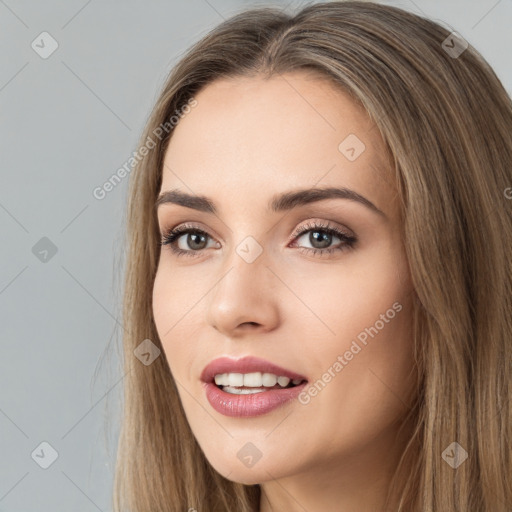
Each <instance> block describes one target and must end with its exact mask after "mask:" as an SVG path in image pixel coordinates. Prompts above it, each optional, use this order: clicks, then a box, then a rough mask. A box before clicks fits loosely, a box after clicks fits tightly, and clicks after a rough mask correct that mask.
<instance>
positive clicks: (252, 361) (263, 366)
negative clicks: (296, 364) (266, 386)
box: [200, 356, 307, 383]
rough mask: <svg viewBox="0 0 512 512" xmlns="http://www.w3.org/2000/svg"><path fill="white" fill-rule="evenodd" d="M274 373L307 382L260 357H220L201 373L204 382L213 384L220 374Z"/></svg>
mask: <svg viewBox="0 0 512 512" xmlns="http://www.w3.org/2000/svg"><path fill="white" fill-rule="evenodd" d="M251 372H261V373H273V374H275V375H277V376H278V377H279V376H281V375H282V376H284V377H288V378H289V379H291V380H293V379H301V380H307V379H306V377H304V376H303V375H300V374H298V373H295V372H292V371H290V370H287V369H286V368H281V367H280V366H277V365H275V364H273V363H271V362H270V361H267V360H265V359H260V358H259V357H252V356H247V357H242V358H241V359H232V358H230V357H219V358H218V359H214V360H213V361H211V362H210V363H209V364H207V365H206V366H205V368H204V369H203V371H202V373H201V377H200V378H201V380H202V381H203V382H208V383H209V382H213V380H214V377H215V375H218V374H219V373H251Z"/></svg>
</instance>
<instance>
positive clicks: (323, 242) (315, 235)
mask: <svg viewBox="0 0 512 512" xmlns="http://www.w3.org/2000/svg"><path fill="white" fill-rule="evenodd" d="M307 233H309V236H308V237H307V242H309V243H310V244H311V245H312V247H304V246H299V250H300V251H301V252H306V253H312V254H313V255H316V254H321V255H324V254H331V253H333V252H336V251H344V250H347V249H351V248H353V247H354V245H355V243H356V242H357V238H356V237H355V236H354V235H352V234H349V233H345V232H344V231H342V230H341V229H339V228H337V227H335V226H331V225H330V224H329V223H327V224H323V223H318V222H313V223H312V224H307V225H306V226H301V227H300V228H299V229H298V230H297V231H296V232H294V234H293V238H294V240H295V239H296V240H300V239H301V238H303V237H304V238H306V237H305V235H306V234H307ZM333 238H338V239H339V240H340V241H341V243H339V244H338V246H336V247H328V246H329V245H331V244H332V242H333ZM293 246H295V242H294V244H293Z"/></svg>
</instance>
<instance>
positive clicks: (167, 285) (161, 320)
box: [152, 265, 204, 382]
mask: <svg viewBox="0 0 512 512" xmlns="http://www.w3.org/2000/svg"><path fill="white" fill-rule="evenodd" d="M187 283H188V284H187ZM198 293H199V290H197V289H196V288H195V287H194V286H193V285H191V283H190V279H189V278H186V279H185V276H184V275H182V274H179V273H172V272H170V270H169V269H168V268H166V267H165V265H161V266H159V268H158V270H157V273H156V276H155V281H154V285H153V298H152V307H153V317H154V320H155V326H156V329H157V332H158V336H159V338H160V341H161V343H162V347H163V349H164V354H165V357H166V358H167V360H168V363H169V367H170V369H171V373H172V374H173V376H174V378H175V379H176V380H177V381H178V382H182V381H183V380H184V379H188V375H186V374H185V373H184V369H187V368H190V363H192V362H193V360H194V355H196V356H197V350H198V349H197V347H196V345H195V342H194V340H196V339H197V340H198V339H199V337H198V336H196V333H195V332H194V329H198V323H197V321H196V322H191V321H190V319H191V318H192V317H193V308H194V305H196V304H197V302H198V300H199V298H200V297H198V296H197V295H198ZM203 293H204V292H203Z"/></svg>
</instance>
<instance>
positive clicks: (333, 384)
mask: <svg viewBox="0 0 512 512" xmlns="http://www.w3.org/2000/svg"><path fill="white" fill-rule="evenodd" d="M352 261H353V264H351V263H352ZM404 262H405V260H404V258H403V257H402V255H401V254H397V253H395V252H392V251H382V250H381V251H379V252H378V254H377V253H375V254H374V255H370V254H369V255H368V258H366V257H365V258H363V257H362V256H360V255H358V257H357V259H356V258H354V259H353V260H351V261H350V262H349V260H348V259H347V260H346V264H344V266H343V268H340V269H339V271H338V272H337V271H333V269H332V268H328V266H325V270H324V269H322V268H318V269H317V270H316V271H315V275H314V278H307V279H304V278H303V279H302V280H299V279H296V280H295V281H293V282H296V283H299V284H298V288H297V289H296V290H295V291H296V293H297V295H298V296H299V297H301V298H304V302H306V304H307V305H308V309H306V308H301V314H300V315H299V314H298V309H297V311H296V313H295V314H294V315H293V313H292V309H293V308H290V310H289V311H288V313H286V312H285V313H284V314H285V315H286V314H288V315H290V316H292V315H293V316H294V318H295V319H296V322H295V332H297V333H301V335H300V339H301V341H302V347H301V349H303V351H304V353H306V352H307V353H308V361H309V366H310V368H311V376H312V377H313V379H314V382H315V383H317V385H315V386H314V388H315V390H311V391H312V393H316V394H315V396H313V397H311V405H312V406H313V408H318V409H317V413H318V415H319V417H323V418H325V419H326V420H327V422H328V423H329V422H330V421H331V420H332V423H331V424H330V426H326V428H327V429H332V435H333V436H334V437H337V434H336V432H337V431H338V429H339V428H340V426H339V418H340V417H342V418H344V422H345V427H347V430H348V431H350V432H357V430H358V429H359V428H361V427H363V428H364V425H365V424H367V422H368V421H369V420H370V419H372V418H373V421H374V425H381V426H382V425H385V424H387V423H389V422H391V421H392V420H394V419H395V418H396V416H397V415H399V414H401V413H402V412H403V411H404V403H405V404H408V403H409V393H410V392H411V391H412V386H413V383H414V377H415V373H414V356H413V339H412V332H411V318H412V300H413V289H412V286H411V282H410V280H409V279H408V269H407V266H406V265H405V264H404ZM303 275H306V274H303ZM295 307H297V305H296V306H295ZM306 399H307V397H305V400H306ZM315 401H316V404H313V402H315ZM405 408H406V407H405ZM351 422H353V424H352V425H351V426H349V424H350V423H351ZM369 428H373V427H369Z"/></svg>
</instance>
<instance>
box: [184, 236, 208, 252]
mask: <svg viewBox="0 0 512 512" xmlns="http://www.w3.org/2000/svg"><path fill="white" fill-rule="evenodd" d="M188 237H189V240H192V243H189V244H188V245H189V247H190V248H191V249H202V248H203V247H201V243H205V242H206V237H205V236H204V235H202V234H200V233H189V235H188ZM198 239H199V240H200V241H199V242H198V241H197V240H198ZM197 243H198V244H199V247H198V246H197V245H195V244H197Z"/></svg>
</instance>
